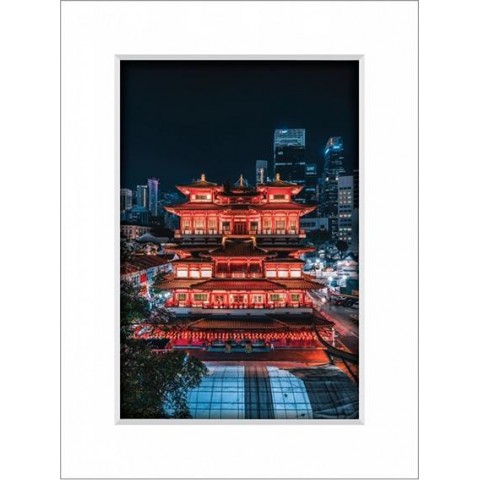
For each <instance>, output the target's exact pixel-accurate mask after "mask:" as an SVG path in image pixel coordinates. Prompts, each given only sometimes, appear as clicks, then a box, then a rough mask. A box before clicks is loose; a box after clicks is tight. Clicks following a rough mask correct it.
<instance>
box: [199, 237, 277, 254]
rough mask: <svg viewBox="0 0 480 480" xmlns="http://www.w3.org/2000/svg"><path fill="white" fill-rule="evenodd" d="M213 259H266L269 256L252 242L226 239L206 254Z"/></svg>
mask: <svg viewBox="0 0 480 480" xmlns="http://www.w3.org/2000/svg"><path fill="white" fill-rule="evenodd" d="M208 255H209V256H211V257H213V258H215V257H267V256H268V255H271V254H269V253H268V251H266V250H264V249H262V248H258V247H257V246H256V245H255V243H254V242H253V240H250V239H248V240H229V239H226V240H225V241H224V243H223V245H222V246H221V247H219V248H216V249H215V250H211V251H210V252H209V253H208Z"/></svg>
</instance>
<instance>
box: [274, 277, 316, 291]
mask: <svg viewBox="0 0 480 480" xmlns="http://www.w3.org/2000/svg"><path fill="white" fill-rule="evenodd" d="M275 282H276V283H278V284H279V285H281V286H284V287H285V288H287V289H289V290H290V289H293V290H297V289H301V290H318V289H320V288H325V285H324V284H323V283H317V282H313V281H312V280H308V279H306V278H298V279H295V278H282V279H279V280H275Z"/></svg>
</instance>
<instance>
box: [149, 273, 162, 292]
mask: <svg viewBox="0 0 480 480" xmlns="http://www.w3.org/2000/svg"><path fill="white" fill-rule="evenodd" d="M164 277H165V275H164V273H163V272H161V271H160V270H159V271H158V272H157V273H156V274H155V277H153V282H152V286H151V287H150V291H151V292H152V293H153V294H154V295H159V294H160V293H162V292H164V291H165V289H163V288H161V287H159V285H160V282H161V281H162V280H163V279H164Z"/></svg>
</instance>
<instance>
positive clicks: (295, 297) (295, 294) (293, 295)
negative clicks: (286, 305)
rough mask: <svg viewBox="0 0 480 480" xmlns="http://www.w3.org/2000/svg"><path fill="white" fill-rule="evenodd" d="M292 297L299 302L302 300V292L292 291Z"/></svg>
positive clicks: (293, 300)
mask: <svg viewBox="0 0 480 480" xmlns="http://www.w3.org/2000/svg"><path fill="white" fill-rule="evenodd" d="M291 298H292V302H299V301H300V294H299V293H292V295H291Z"/></svg>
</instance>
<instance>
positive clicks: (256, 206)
mask: <svg viewBox="0 0 480 480" xmlns="http://www.w3.org/2000/svg"><path fill="white" fill-rule="evenodd" d="M222 195H224V194H222ZM235 196H236V195H235ZM317 206H318V205H310V204H306V203H297V202H294V201H291V202H285V203H280V202H275V203H244V204H225V205H221V204H218V203H197V202H188V201H187V202H184V203H178V204H176V205H165V206H164V207H163V208H164V209H165V210H167V212H170V213H175V210H179V211H180V210H187V211H188V210H214V211H228V210H252V211H268V210H275V211H277V212H278V211H281V210H294V211H302V210H303V211H305V213H309V212H312V211H313V210H315V208H317Z"/></svg>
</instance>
